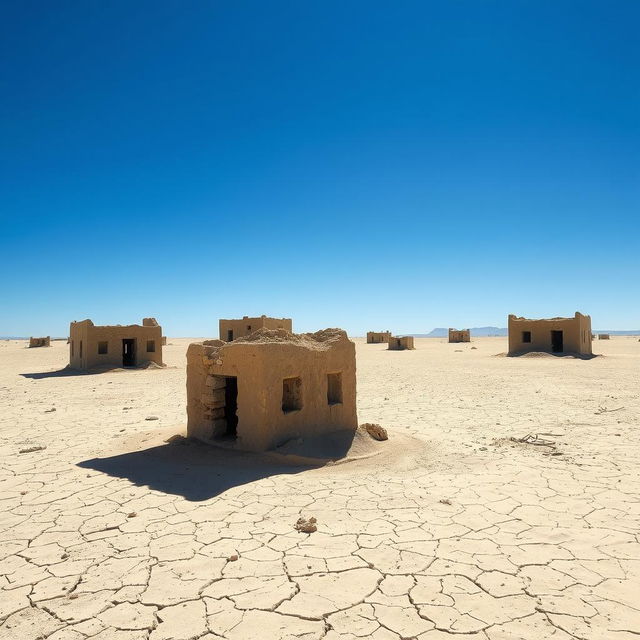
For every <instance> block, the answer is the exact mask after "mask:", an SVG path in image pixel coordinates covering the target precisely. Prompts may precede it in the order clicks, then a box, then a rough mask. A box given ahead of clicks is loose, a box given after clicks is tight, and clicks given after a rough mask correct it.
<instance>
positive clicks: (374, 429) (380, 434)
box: [360, 422, 389, 440]
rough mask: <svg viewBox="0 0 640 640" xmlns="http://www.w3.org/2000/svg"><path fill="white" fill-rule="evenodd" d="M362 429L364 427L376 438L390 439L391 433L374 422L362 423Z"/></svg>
mask: <svg viewBox="0 0 640 640" xmlns="http://www.w3.org/2000/svg"><path fill="white" fill-rule="evenodd" d="M360 428H361V429H364V430H365V431H366V432H367V433H368V434H369V435H370V436H371V437H372V438H373V439H374V440H388V439H389V434H388V433H387V430H386V429H385V428H384V427H381V426H380V425H379V424H374V423H372V422H365V423H364V424H361V425H360Z"/></svg>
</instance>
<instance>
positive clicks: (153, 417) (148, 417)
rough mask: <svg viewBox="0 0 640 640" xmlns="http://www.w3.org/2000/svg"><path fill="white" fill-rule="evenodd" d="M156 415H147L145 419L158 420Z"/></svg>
mask: <svg viewBox="0 0 640 640" xmlns="http://www.w3.org/2000/svg"><path fill="white" fill-rule="evenodd" d="M159 419H160V418H158V416H147V417H146V418H145V420H159Z"/></svg>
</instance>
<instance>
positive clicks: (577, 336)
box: [509, 311, 593, 356]
mask: <svg viewBox="0 0 640 640" xmlns="http://www.w3.org/2000/svg"><path fill="white" fill-rule="evenodd" d="M539 351H541V352H546V353H569V354H576V355H581V356H590V355H593V351H592V347H591V317H590V316H585V315H583V314H582V313H580V312H578V311H576V313H575V316H574V317H573V318H547V319H540V320H531V319H529V318H519V317H517V316H515V315H510V316H509V355H510V356H516V355H521V354H524V353H530V352H539Z"/></svg>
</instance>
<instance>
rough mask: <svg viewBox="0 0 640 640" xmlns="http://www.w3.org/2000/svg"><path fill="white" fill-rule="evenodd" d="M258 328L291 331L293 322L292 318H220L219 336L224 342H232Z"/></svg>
mask: <svg viewBox="0 0 640 640" xmlns="http://www.w3.org/2000/svg"><path fill="white" fill-rule="evenodd" d="M258 329H284V330H285V331H288V332H289V333H291V332H292V331H293V323H292V321H291V318H268V317H267V316H260V317H259V318H249V317H248V316H244V317H243V318H242V320H219V334H218V335H219V336H220V340H223V341H224V342H231V341H232V340H236V339H237V338H243V337H244V336H248V335H251V334H252V333H253V332H254V331H257V330H258Z"/></svg>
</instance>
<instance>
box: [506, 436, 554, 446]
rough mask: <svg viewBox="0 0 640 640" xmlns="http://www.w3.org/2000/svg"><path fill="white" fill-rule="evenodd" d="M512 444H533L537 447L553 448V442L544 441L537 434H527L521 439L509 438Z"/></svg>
mask: <svg viewBox="0 0 640 640" xmlns="http://www.w3.org/2000/svg"><path fill="white" fill-rule="evenodd" d="M510 440H512V441H513V442H520V443H522V444H534V445H536V446H537V447H555V444H556V443H555V441H554V440H545V439H544V438H540V437H539V436H538V434H537V433H528V434H527V435H526V436H523V437H522V438H510Z"/></svg>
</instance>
